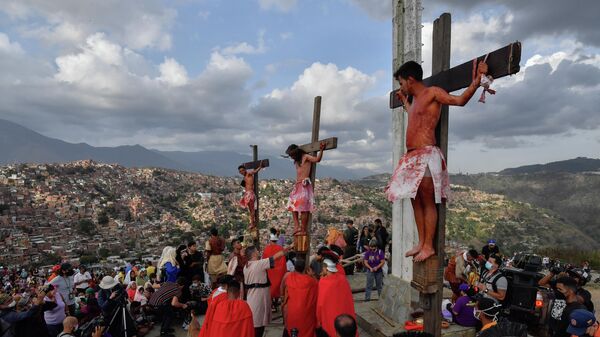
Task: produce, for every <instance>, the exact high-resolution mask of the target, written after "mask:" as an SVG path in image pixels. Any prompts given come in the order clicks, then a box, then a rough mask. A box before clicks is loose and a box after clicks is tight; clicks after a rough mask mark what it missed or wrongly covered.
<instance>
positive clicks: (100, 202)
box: [0, 160, 391, 266]
mask: <svg viewBox="0 0 600 337" xmlns="http://www.w3.org/2000/svg"><path fill="white" fill-rule="evenodd" d="M239 183H240V179H238V178H231V177H215V176H206V175H201V174H196V173H185V172H178V171H172V170H164V169H150V168H143V169H130V168H124V167H122V166H119V165H111V164H100V163H96V162H93V161H89V160H86V161H77V162H72V163H66V164H51V165H39V164H30V165H27V164H20V165H8V166H4V167H1V168H0V263H2V264H3V265H20V266H26V265H49V264H52V263H56V262H57V261H58V260H70V261H78V260H80V259H81V260H82V262H85V263H95V262H98V261H100V260H101V259H102V260H107V261H109V262H110V261H111V260H116V259H118V258H119V257H125V256H127V257H131V258H138V259H139V258H143V259H147V260H151V259H156V258H157V256H156V255H157V254H159V253H160V251H161V250H162V247H164V245H166V244H179V243H181V242H185V241H187V240H188V238H192V237H193V238H199V239H200V241H202V242H203V241H204V239H205V238H206V237H207V236H208V229H210V228H211V227H216V228H218V229H219V231H220V232H221V233H223V235H224V237H226V238H230V237H236V236H238V235H240V234H242V232H243V229H244V228H245V226H246V225H245V224H246V222H247V215H246V213H245V211H244V210H243V209H242V208H241V207H240V206H239V205H238V200H239V198H240V197H241V194H242V191H243V189H242V187H241V186H240V185H239ZM291 188H292V182H291V181H287V180H265V181H260V197H261V199H260V214H261V219H262V220H261V228H262V230H263V231H265V233H266V230H267V226H268V227H277V228H280V229H281V230H282V232H284V233H285V232H289V234H291V229H290V227H291V225H290V217H289V213H288V212H287V211H286V209H285V204H286V202H287V199H286V196H287V194H288V193H289V190H290V189H291ZM321 191H327V193H321ZM316 194H317V203H318V205H319V210H318V211H317V212H315V217H316V222H317V225H316V226H315V229H314V231H313V237H314V238H316V239H317V240H313V243H314V244H316V243H317V242H320V241H322V238H324V237H325V235H326V231H327V228H328V227H329V226H337V227H338V228H341V227H342V222H343V221H344V220H345V219H346V218H348V217H352V218H353V219H354V220H355V221H357V223H359V224H360V223H367V222H372V220H374V219H375V218H382V219H384V220H385V222H386V223H389V220H390V218H391V213H390V207H389V205H388V204H387V202H386V201H385V200H384V199H383V194H381V193H376V191H375V190H374V189H372V188H369V187H364V186H358V185H357V186H354V187H353V189H352V190H350V189H349V188H348V185H347V184H342V183H340V182H338V181H336V180H332V179H324V180H317V181H316ZM357 195H360V197H358V196H357Z"/></svg>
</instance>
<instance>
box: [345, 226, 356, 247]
mask: <svg viewBox="0 0 600 337" xmlns="http://www.w3.org/2000/svg"><path fill="white" fill-rule="evenodd" d="M344 240H345V241H346V245H347V246H353V247H356V241H357V240H358V230H357V229H356V228H354V227H352V228H349V227H348V228H346V230H345V231H344Z"/></svg>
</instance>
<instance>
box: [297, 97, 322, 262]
mask: <svg viewBox="0 0 600 337" xmlns="http://www.w3.org/2000/svg"><path fill="white" fill-rule="evenodd" d="M320 127H321V96H316V97H315V100H314V105H313V122H312V134H311V138H310V142H311V143H313V144H314V143H316V142H318V141H319V128H320ZM311 155H313V156H316V155H317V152H311ZM316 175H317V164H316V163H312V164H311V166H310V181H311V184H312V185H313V191H316V181H315V177H316ZM315 198H316V197H315ZM312 220H313V216H312V212H311V213H308V224H307V225H306V241H307V244H306V247H307V250H306V252H302V254H305V256H304V260H305V261H306V260H307V258H308V257H309V256H310V233H311V232H310V228H311V225H312Z"/></svg>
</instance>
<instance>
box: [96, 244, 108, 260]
mask: <svg viewBox="0 0 600 337" xmlns="http://www.w3.org/2000/svg"><path fill="white" fill-rule="evenodd" d="M109 255H110V251H109V250H108V249H107V248H104V247H102V248H100V249H98V256H100V257H101V258H103V259H105V258H107V257H108V256H109Z"/></svg>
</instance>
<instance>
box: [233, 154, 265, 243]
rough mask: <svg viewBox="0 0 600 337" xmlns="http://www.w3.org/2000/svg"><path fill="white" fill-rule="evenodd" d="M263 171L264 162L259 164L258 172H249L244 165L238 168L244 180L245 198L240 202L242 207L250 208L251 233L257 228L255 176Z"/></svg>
mask: <svg viewBox="0 0 600 337" xmlns="http://www.w3.org/2000/svg"><path fill="white" fill-rule="evenodd" d="M261 169H262V162H261V163H260V164H259V166H258V168H257V169H256V170H252V171H248V170H246V168H245V167H244V165H240V166H239V167H238V171H239V172H240V174H241V175H242V176H244V180H242V186H243V187H244V196H243V197H242V199H241V200H240V206H242V207H245V208H248V211H249V212H250V228H249V229H250V231H252V230H254V229H255V228H256V216H255V210H256V195H255V194H254V175H255V174H257V173H258V172H260V170H261Z"/></svg>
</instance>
